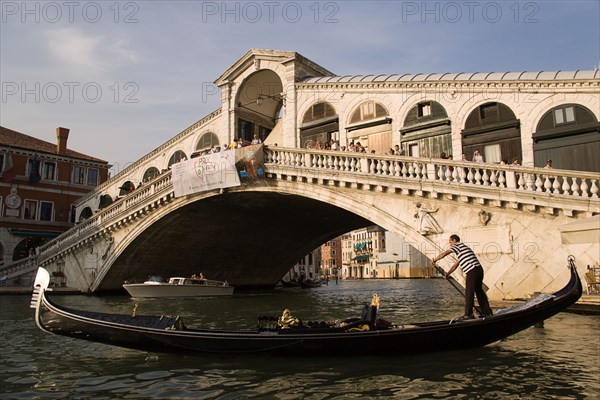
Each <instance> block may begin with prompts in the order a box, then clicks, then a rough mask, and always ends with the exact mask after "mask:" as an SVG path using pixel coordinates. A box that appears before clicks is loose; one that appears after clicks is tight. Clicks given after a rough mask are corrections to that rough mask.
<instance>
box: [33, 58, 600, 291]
mask: <svg viewBox="0 0 600 400" xmlns="http://www.w3.org/2000/svg"><path fill="white" fill-rule="evenodd" d="M215 85H216V87H218V88H219V89H220V98H221V107H220V108H219V109H217V110H216V111H214V112H213V113H211V114H209V115H207V116H206V117H204V118H202V119H201V120H199V121H198V122H197V123H195V124H193V125H192V126H190V127H189V128H187V129H185V130H183V131H182V132H181V133H179V134H177V135H176V136H174V137H172V138H171V139H170V140H168V141H167V142H166V143H164V144H162V145H161V146H159V147H158V148H156V149H154V150H153V151H151V152H150V153H148V154H147V155H146V156H144V157H142V158H141V159H140V160H137V161H136V162H135V163H133V164H132V165H130V166H129V167H128V168H126V169H124V170H123V171H120V172H119V173H117V174H116V175H115V176H113V177H112V178H111V179H109V180H108V181H107V182H104V183H103V184H101V185H100V186H98V187H97V189H96V190H95V191H93V192H91V193H90V194H89V195H87V196H85V197H83V198H82V199H81V200H80V202H79V203H78V204H77V212H78V215H79V216H80V217H81V220H80V222H79V223H78V224H77V225H76V226H75V227H74V228H72V229H71V230H69V231H67V232H66V233H64V234H63V235H61V236H59V237H58V238H56V239H55V240H53V241H51V242H49V243H48V244H47V245H46V246H44V247H43V248H42V249H41V254H40V257H39V263H40V265H42V266H46V267H48V268H49V269H50V270H51V271H61V273H62V274H64V275H65V276H66V280H67V283H68V286H69V287H74V288H78V289H80V290H82V291H91V292H96V291H106V290H114V289H118V288H120V287H121V285H122V283H123V282H124V281H125V280H131V279H138V280H140V279H144V278H145V277H147V276H148V275H152V274H158V275H162V276H170V275H191V274H192V273H198V272H200V271H203V272H204V274H205V275H207V276H209V277H211V278H212V279H226V280H228V281H229V282H231V283H232V284H233V285H236V286H240V287H242V286H263V287H269V286H273V285H274V284H275V283H276V282H277V281H278V280H279V279H280V278H281V277H282V276H283V275H284V274H285V272H286V271H287V270H288V269H289V268H290V267H291V266H293V265H294V264H295V263H296V262H297V260H298V259H299V258H301V257H302V256H304V255H305V254H307V253H308V252H310V251H311V250H313V249H314V248H315V247H317V246H318V245H320V244H321V243H324V242H325V241H327V240H330V239H332V238H335V237H336V236H338V235H340V234H342V233H345V232H349V231H351V230H354V229H356V228H359V227H364V226H368V225H372V224H377V225H379V226H381V227H383V228H384V229H386V230H388V231H390V232H392V233H394V234H397V235H399V236H400V237H402V238H403V239H404V240H405V241H406V242H407V243H409V244H411V245H412V246H413V247H414V248H416V249H417V250H419V251H421V252H422V253H424V254H426V255H428V256H430V257H433V256H434V255H436V254H437V253H438V252H440V251H441V250H442V249H444V248H445V247H446V246H447V241H448V236H449V235H450V234H452V233H457V234H459V235H460V236H461V237H462V238H463V241H465V242H467V243H469V244H470V245H471V246H472V247H473V248H474V249H475V251H476V253H477V254H478V255H479V256H480V258H481V259H482V261H483V264H484V267H485V269H486V278H485V283H486V285H487V286H488V287H489V292H488V294H489V296H490V297H491V298H492V299H503V298H505V299H510V298H522V297H526V296H528V295H530V294H531V293H532V292H534V291H537V292H545V291H551V290H554V289H556V288H558V287H560V286H561V285H562V284H563V283H564V282H563V281H564V279H566V277H567V270H566V269H565V265H566V258H567V256H568V255H570V254H573V255H575V257H576V262H577V264H578V267H579V268H581V270H580V273H581V275H582V276H583V273H584V272H585V267H586V266H587V265H591V264H594V263H596V262H598V259H599V256H598V255H599V254H600V243H599V242H600V239H599V238H598V237H597V235H598V229H597V226H595V225H598V222H592V223H591V224H590V223H589V222H590V221H596V218H598V217H597V215H598V214H600V200H599V198H598V191H599V187H600V182H599V181H600V174H599V173H598V171H599V170H600V164H599V163H600V161H599V160H600V149H599V147H600V136H599V129H600V124H599V123H598V120H599V119H600V96H599V95H598V89H599V88H600V72H598V71H571V72H552V73H545V72H538V73H525V72H523V73H492V74H475V73H471V74H416V75H408V74H404V75H386V76H384V75H377V76H375V75H366V76H347V77H340V76H335V75H334V74H333V73H331V72H329V71H328V70H326V69H324V68H323V67H320V66H319V65H317V64H315V63H314V62H312V61H310V60H308V59H306V58H304V57H302V56H301V55H299V54H297V53H295V52H281V51H272V50H250V51H249V52H248V53H246V55H244V56H243V57H242V58H241V59H240V60H238V61H237V62H236V63H235V64H234V65H232V66H231V67H230V68H229V69H228V70H227V71H225V72H224V73H223V75H221V76H220V77H219V78H218V79H217V80H216V81H215ZM199 95H202V96H204V95H206V93H199ZM254 135H257V136H259V137H261V139H263V142H264V143H265V144H266V146H265V147H264V154H265V160H264V161H265V163H264V172H265V174H264V178H263V179H260V180H257V181H255V182H253V183H252V184H243V185H240V186H235V187H228V188H224V189H214V190H207V191H202V192H196V193H193V194H188V195H185V196H175V193H174V186H173V175H172V168H173V166H174V165H176V163H178V161H180V160H182V159H186V158H190V159H193V158H194V157H195V156H196V155H198V154H200V153H204V152H206V151H207V150H209V149H211V148H213V147H215V148H216V147H222V146H224V145H225V144H228V143H231V142H232V141H233V139H241V140H242V141H243V142H244V143H246V142H249V141H250V140H251V139H252V137H253V136H254ZM330 140H333V141H334V142H336V143H337V144H338V145H340V146H347V145H349V144H350V143H351V142H358V141H361V142H362V144H363V145H365V146H366V147H367V148H368V153H351V152H345V151H340V150H317V149H315V148H314V147H315V144H316V143H317V142H322V143H323V144H324V143H325V142H327V141H330ZM395 145H399V147H400V148H401V149H402V150H403V151H404V154H405V155H400V156H398V155H394V156H392V155H385V153H386V152H387V151H386V150H388V149H389V148H391V147H393V146H395ZM474 149H481V151H482V153H483V154H484V157H485V163H474V162H470V161H461V160H460V157H458V156H456V155H459V154H462V153H466V154H467V157H468V158H470V156H471V153H472V152H473V151H474ZM372 151H374V152H373V153H372ZM441 153H445V154H454V155H455V156H454V159H453V160H449V159H442V158H441V157H440V156H441V155H442V154H441ZM505 158H506V159H507V161H509V162H510V160H511V159H512V158H517V159H518V160H519V163H520V164H521V165H517V166H512V165H506V164H502V163H500V162H499V161H501V160H504V159H505ZM547 158H553V159H554V163H555V165H554V167H555V168H556V169H553V170H551V173H549V171H548V170H547V169H544V168H542V167H543V165H544V164H545V160H546V159H547ZM567 168H568V169H567ZM133 188H135V190H133V191H131V189H133ZM130 191H131V192H130ZM107 197H108V201H104V200H105V199H106V198H107ZM431 220H434V221H435V225H436V226H439V227H441V229H433V230H432V229H428V227H427V225H428V223H429V222H430V221H431ZM586 221H587V223H586ZM573 223H575V224H577V223H582V224H583V225H586V224H587V226H590V225H591V227H592V228H591V229H590V230H589V231H588V232H587V233H586V229H588V228H583V229H581V228H577V229H576V230H578V232H579V233H578V234H579V236H584V240H580V239H581V238H579V239H578V240H576V242H577V243H569V239H565V233H566V232H567V231H569V230H572V229H573V228H571V226H572V224H573ZM567 224H569V225H567ZM565 225H567V226H566V227H565ZM594 228H596V229H594ZM588 238H589V240H588ZM588 242H589V243H588Z"/></svg>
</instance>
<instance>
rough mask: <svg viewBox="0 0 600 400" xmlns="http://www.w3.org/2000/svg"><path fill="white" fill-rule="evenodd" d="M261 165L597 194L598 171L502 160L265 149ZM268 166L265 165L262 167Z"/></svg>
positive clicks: (585, 194)
mask: <svg viewBox="0 0 600 400" xmlns="http://www.w3.org/2000/svg"><path fill="white" fill-rule="evenodd" d="M266 155H267V160H266V162H267V164H274V165H282V166H289V167H301V168H310V169H313V170H315V171H319V170H324V171H340V172H352V173H358V174H369V175H374V176H383V177H392V178H393V177H398V178H404V179H414V180H425V181H443V182H448V183H456V184H469V185H476V186H483V187H492V188H504V189H511V190H515V191H524V192H538V193H539V192H545V193H548V194H553V195H561V196H574V197H584V198H594V199H597V198H598V191H599V186H600V184H599V181H600V174H598V173H593V172H581V171H568V170H558V169H546V168H536V167H525V166H512V165H506V164H488V163H474V162H469V161H467V162H465V161H454V160H443V159H432V158H415V157H406V156H379V155H373V154H364V153H348V152H338V151H329V150H322V151H318V150H304V149H285V148H277V147H271V148H269V149H268V150H267V151H266ZM267 169H268V168H267Z"/></svg>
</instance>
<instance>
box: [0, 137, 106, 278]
mask: <svg viewBox="0 0 600 400" xmlns="http://www.w3.org/2000/svg"><path fill="white" fill-rule="evenodd" d="M68 138H69V129H67V128H56V143H50V142H46V141H44V140H41V139H38V138H35V137H32V136H29V135H26V134H24V133H20V132H16V131H13V130H11V129H8V128H4V127H0V266H1V265H7V264H9V263H11V262H12V261H16V260H19V259H22V258H25V257H28V256H30V255H31V254H30V251H31V249H33V250H35V248H36V247H38V246H40V245H42V244H44V243H45V242H47V241H48V240H50V239H52V238H54V237H56V236H58V235H59V234H60V233H62V232H64V231H66V230H67V229H69V228H70V227H71V226H73V224H75V222H76V220H75V219H76V217H75V207H74V203H75V201H76V200H77V199H79V198H80V197H81V196H82V195H83V194H85V193H87V192H89V191H90V190H92V189H94V188H95V187H96V186H98V185H99V184H101V183H103V182H104V181H106V180H107V179H108V170H109V168H110V165H109V164H108V162H107V161H104V160H101V159H98V158H95V157H91V156H88V155H86V154H82V153H79V152H76V151H74V150H71V149H68V148H67V140H68Z"/></svg>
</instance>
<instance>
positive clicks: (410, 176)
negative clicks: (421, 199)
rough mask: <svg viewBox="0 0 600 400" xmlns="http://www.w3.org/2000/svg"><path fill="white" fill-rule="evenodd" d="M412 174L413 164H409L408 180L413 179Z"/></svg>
mask: <svg viewBox="0 0 600 400" xmlns="http://www.w3.org/2000/svg"><path fill="white" fill-rule="evenodd" d="M414 173H415V163H410V164H409V165H408V177H409V178H412V177H414Z"/></svg>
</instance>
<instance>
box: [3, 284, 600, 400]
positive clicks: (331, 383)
mask: <svg viewBox="0 0 600 400" xmlns="http://www.w3.org/2000/svg"><path fill="white" fill-rule="evenodd" d="M373 293H378V294H379V295H380V297H381V307H380V316H381V317H383V318H385V319H387V320H389V321H392V322H397V323H410V322H417V321H427V320H434V319H448V318H453V317H456V316H459V315H461V314H462V311H463V299H462V298H461V297H460V295H459V294H458V293H457V292H456V291H455V290H454V288H452V287H451V286H450V285H449V283H448V282H446V281H445V280H443V279H423V280H381V281H375V280H372V281H339V283H338V284H337V285H336V284H335V282H329V285H327V286H323V287H320V288H313V289H275V290H272V291H261V292H239V293H235V294H234V295H233V296H232V297H230V298H219V299H193V300H191V299H186V300H155V299H151V300H150V299H149V300H143V301H135V300H132V299H131V298H129V297H127V296H125V295H123V296H110V297H108V296H104V297H98V296H55V297H54V298H55V299H56V300H57V301H58V302H59V303H61V304H64V305H68V306H71V307H77V308H85V309H91V310H98V311H105V312H119V313H131V312H132V310H133V307H134V306H135V304H137V311H136V312H137V314H138V315H140V314H170V315H174V314H179V315H181V316H182V317H183V319H184V321H185V323H186V324H187V325H196V326H199V325H203V326H211V327H246V328H248V327H253V326H255V325H256V323H257V316H259V315H274V316H278V315H281V312H282V311H283V309H284V308H289V309H290V310H291V311H292V313H293V314H294V315H295V316H297V317H299V318H301V319H303V320H305V321H307V320H322V321H326V320H335V319H340V318H350V317H355V316H360V313H361V310H362V307H363V305H364V304H367V303H369V302H370V300H371V297H372V295H373ZM29 300H30V298H29V296H19V295H4V296H0V320H1V321H0V322H1V329H2V330H1V335H0V340H1V342H0V343H1V354H0V356H1V358H0V398H1V399H3V400H7V399H69V400H74V399H95V400H100V399H107V400H109V399H111V400H112V399H443V398H453V399H599V398H600V318H599V317H598V316H583V315H577V314H572V313H565V312H563V313H560V314H559V315H557V316H555V317H553V318H551V319H549V320H547V321H546V322H545V323H544V326H543V327H532V328H529V329H527V330H525V331H523V332H521V333H519V334H517V335H514V336H512V337H510V338H508V339H506V340H503V341H501V342H498V343H494V344H492V345H489V346H486V347H483V348H476V349H470V350H462V351H448V352H441V353H433V354H424V355H419V356H391V355H390V356H377V357H369V356H362V357H354V356H351V355H348V356H347V357H324V356H321V355H320V354H306V357H267V356H236V357H233V356H193V355H169V354H157V353H150V352H144V351H137V350H128V349H121V348H118V347H112V346H108V345H103V344H98V343H91V342H86V341H82V340H75V339H70V338H65V337H60V336H56V335H50V334H46V333H43V332H42V331H40V330H39V329H38V328H37V327H35V325H34V322H33V310H32V309H30V308H29Z"/></svg>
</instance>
